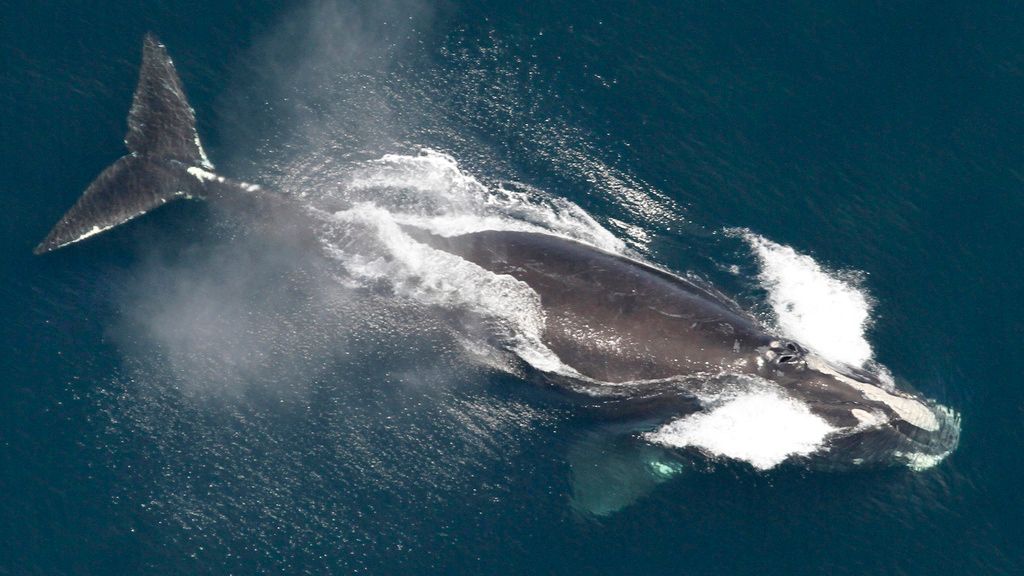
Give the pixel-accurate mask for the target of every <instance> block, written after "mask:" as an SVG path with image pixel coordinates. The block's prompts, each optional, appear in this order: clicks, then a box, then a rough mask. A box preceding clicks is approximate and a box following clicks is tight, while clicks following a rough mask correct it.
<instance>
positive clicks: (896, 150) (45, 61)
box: [0, 1, 1024, 574]
mask: <svg viewBox="0 0 1024 576" xmlns="http://www.w3.org/2000/svg"><path fill="white" fill-rule="evenodd" d="M889 4H890V3H881V4H873V3H872V4H870V5H869V4H868V3H863V2H849V3H842V2H787V3H782V4H765V3H753V2H678V3H629V4H625V3H621V2H585V3H572V4H570V3H564V4H562V3H551V4H536V5H530V6H520V5H518V4H516V3H500V2H483V3H480V2H471V3H466V5H460V4H459V3H455V2H447V3H443V4H441V5H439V6H432V5H429V4H426V3H422V4H421V3H409V2H401V1H399V2H388V3H384V5H383V6H361V5H359V4H358V3H355V4H347V3H344V2H338V3H332V2H314V3H297V4H295V5H288V6H285V5H282V4H279V3H266V5H265V6H260V7H253V6H251V5H250V3H244V2H143V3H141V4H139V3H133V4H129V3H125V4H123V5H120V4H112V3H110V2H83V1H79V2H68V3H64V2H13V3H12V2H5V3H3V5H2V6H0V8H2V10H0V11H2V13H3V14H4V16H3V18H2V19H0V62H2V65H0V70H2V71H3V75H2V80H0V110H2V112H0V119H2V124H0V146H2V149H0V152H2V158H3V168H2V174H3V177H2V180H0V181H2V194H0V214H3V221H4V226H3V227H2V229H0V234H2V242H3V247H4V249H3V251H2V267H3V278H4V282H3V283H2V292H0V311H2V318H3V319H4V322H3V323H2V327H0V335H2V338H3V342H4V345H3V349H4V352H3V355H2V362H3V363H2V366H0V367H2V371H0V373H2V374H3V379H2V381H0V382H2V384H0V406H2V408H0V409H2V417H0V494H2V497H0V531H2V533H0V573H3V574H120V573H126V574H127V573H151V574H181V573H188V574H194V573H203V574H205V573H211V574H228V573H241V574H249V573H317V574H320V573H338V574H344V573H351V572H368V573H378V574H380V573H383V574H387V573H397V572H399V571H405V572H410V573H474V574H475V573H489V574H521V573H544V574H578V573H601V574H648V573H683V574H712V573H713V574H820V573H834V574H864V573H868V574H879V573H885V574H940V573H941V574H1019V573H1021V572H1022V571H1024V540H1022V538H1021V536H1020V533H1021V529H1022V528H1024V525H1022V518H1024V498H1022V496H1021V491H1020V487H1021V486H1022V485H1024V464H1021V460H1020V457H1019V456H1020V450H1021V447H1022V446H1024V425H1022V422H1024V384H1022V381H1021V376H1020V371H1019V369H1018V367H1017V360H1018V358H1019V351H1020V342H1021V339H1022V336H1024V309H1022V308H1024V307H1022V304H1021V295H1022V294H1024V272H1022V267H1021V264H1020V260H1021V256H1022V255H1024V253H1022V249H1021V246H1022V244H1024V229H1022V227H1021V226H1020V222H1021V221H1022V218H1024V177H1022V174H1024V138H1022V135H1024V112H1022V110H1024V109H1022V108H1021V101H1022V97H1024V18H1022V13H1021V11H1020V10H1019V8H1018V7H1016V6H1015V5H1013V4H1012V3H998V2H984V3H935V2H927V3H925V2H907V3H899V5H892V6H890V5H889ZM146 31H153V32H156V33H157V34H158V35H160V37H161V39H162V40H163V41H164V42H165V43H166V44H167V46H168V48H169V50H170V52H171V54H172V56H173V57H174V60H175V63H176V65H177V66H178V69H179V71H180V73H181V76H182V78H183V80H184V83H185V85H186V87H187V90H188V93H189V97H190V99H191V102H192V105H193V107H194V108H195V109H196V112H197V116H198V118H199V131H200V133H201V134H202V136H203V138H204V141H205V143H206V145H207V148H208V151H209V152H210V154H211V156H212V158H213V160H214V161H215V162H216V163H217V164H218V168H220V169H221V170H222V171H223V172H224V173H226V174H230V175H232V176H236V177H239V178H244V179H246V180H253V181H259V182H264V183H267V184H269V185H273V186H275V187H277V188H280V189H282V190H284V191H286V192H288V193H295V194H301V193H304V192H307V191H308V190H307V189H313V188H315V189H317V190H331V189H340V188H344V186H345V182H346V181H345V180H344V179H343V178H341V177H338V178H337V179H335V178H334V174H335V173H339V174H342V173H347V172H346V170H349V169H350V167H351V166H356V165H361V164H359V163H360V162H366V161H372V160H373V159H375V158H379V157H381V156H382V155H383V154H401V155H404V156H416V155H417V154H418V153H419V152H418V151H419V150H421V149H423V148H430V149H433V150H439V151H442V152H444V153H445V154H447V155H448V156H449V157H450V158H451V159H453V160H454V162H457V164H458V168H459V170H460V171H461V172H460V173H461V174H466V175H471V176H472V177H474V178H476V179H478V180H479V181H481V182H484V183H485V184H487V185H488V186H490V187H492V188H493V187H497V186H498V185H499V184H500V183H501V182H515V183H516V184H515V185H514V186H517V187H519V188H520V189H530V190H541V191H544V192H545V193H546V194H549V195H551V196H552V197H558V198H565V199H567V200H570V201H571V202H574V203H575V204H577V205H579V206H581V207H582V208H583V209H585V210H586V211H587V212H589V214H591V215H592V216H593V217H594V218H595V219H596V221H597V222H598V223H600V224H601V225H602V226H603V227H604V228H606V229H608V230H611V231H613V232H615V233H616V234H617V235H619V236H620V237H622V238H623V239H625V240H626V241H627V244H628V246H629V247H630V249H632V250H634V252H635V253H638V254H640V255H642V256H643V257H645V258H648V259H650V260H652V261H654V262H657V263H659V264H661V265H663V266H665V267H667V268H670V269H673V270H677V271H680V272H682V271H687V270H691V271H694V272H696V273H698V274H700V275H702V276H704V277H706V278H709V279H711V280H714V281H715V282H717V283H720V284H721V285H722V287H723V289H725V290H726V291H727V292H729V293H730V294H731V295H733V296H735V297H736V298H737V299H738V300H739V301H740V302H742V303H743V304H745V305H747V306H750V307H752V308H754V309H760V310H764V309H765V304H764V291H763V289H762V288H760V287H759V286H758V284H757V282H756V280H755V278H754V276H755V275H756V266H755V262H754V261H753V259H752V257H751V255H750V254H749V253H748V251H747V250H746V249H745V247H744V245H743V244H742V243H741V242H740V241H739V240H737V239H735V238H730V237H728V236H725V235H723V234H721V230H722V229H723V228H726V227H743V228H748V229H750V230H753V231H755V232H756V233H758V234H761V235H763V236H765V237H767V238H770V239H772V240H774V241H775V242H779V243H782V244H786V245H790V246H793V247H795V248H796V249H798V250H799V251H801V252H803V253H807V254H811V255H813V256H814V258H815V259H816V260H817V261H818V262H820V263H822V264H824V265H825V266H827V267H828V268H829V269H830V270H859V271H862V272H863V273H864V274H863V275H862V280H861V288H862V289H863V290H865V291H866V292H867V293H870V294H871V296H872V298H873V302H874V305H873V311H872V318H873V323H872V325H871V328H870V330H869V332H868V339H869V340H870V342H871V344H872V347H873V349H874V350H875V357H876V359H877V360H878V361H879V362H881V363H882V364H884V365H886V366H888V367H889V368H890V369H891V370H892V371H893V372H894V373H895V374H897V375H899V376H900V377H902V378H904V379H906V380H907V381H909V382H911V383H913V385H914V387H915V388H916V389H918V390H919V391H921V392H922V393H923V394H925V395H926V396H928V397H931V398H935V399H937V400H938V401H940V402H942V403H943V404H945V405H948V406H951V407H953V408H954V409H955V410H957V411H958V412H959V413H960V414H961V415H962V434H961V439H960V445H959V448H958V449H957V450H956V452H954V453H953V454H952V455H951V456H950V457H948V458H947V459H946V460H945V461H943V462H942V463H940V464H939V465H938V466H936V467H934V468H931V469H928V470H925V471H921V472H914V471H911V470H908V469H907V468H906V467H903V466H894V467H892V468H882V469H870V470H856V471H851V472H818V471H811V470H807V469H805V468H804V467H802V466H799V465H784V466H780V467H777V468H774V469H771V470H768V471H758V470H755V469H753V468H751V467H750V466H749V465H746V464H744V463H742V462H735V461H728V460H721V461H712V460H705V461H703V463H702V464H699V465H698V466H696V467H695V468H693V469H691V470H689V471H688V472H687V473H685V474H681V475H678V476H676V477H674V478H672V479H671V480H670V481H667V482H664V483H660V484H658V485H657V486H656V487H654V488H653V491H652V492H651V493H650V494H648V495H646V496H644V497H642V498H640V499H638V500H637V501H636V502H635V503H633V504H632V505H630V506H628V507H626V508H624V509H622V510H621V511H619V512H617V513H614V514H611V515H607V516H601V517H592V516H589V515H587V514H581V513H580V512H579V511H578V510H575V509H573V507H572V506H571V505H570V501H571V498H572V494H573V489H574V486H573V471H572V469H571V464H570V462H569V460H571V457H570V456H567V455H569V454H572V453H573V447H574V446H579V445H580V443H581V442H582V445H584V446H585V445H586V442H587V441H588V439H589V438H592V434H593V430H594V426H595V424H594V422H593V420H594V419H595V417H594V416H593V414H592V413H590V412H587V411H583V410H580V409H579V408H578V407H577V406H575V405H574V404H573V402H571V401H569V400H568V399H567V398H566V397H564V396H562V395H558V394H552V393H550V391H549V390H546V389H544V388H543V387H539V386H537V385H536V384H535V383H530V382H527V381H525V380H523V379H521V378H519V377H516V376H514V375H509V374H505V373H503V372H502V371H500V370H495V369H493V368H489V367H487V366H486V365H481V364H480V363H473V362H469V361H467V360H466V355H465V353H464V351H463V350H462V348H461V347H460V346H459V345H458V343H457V342H456V340H457V339H455V338H453V336H452V333H451V330H450V329H449V324H447V323H446V322H444V321H442V320H440V319H439V315H438V314H437V313H436V312H432V311H431V310H429V308H430V306H425V305H422V304H417V303H416V302H405V303H404V304H401V305H397V304H395V301H396V299H397V300H401V297H400V295H395V294H391V293H390V292H389V291H388V290H387V289H381V290H377V289H375V287H374V286H370V287H369V288H367V286H362V287H360V288H359V289H357V290H355V292H354V294H356V295H355V296H353V292H352V291H351V287H346V286H344V285H343V283H342V282H340V281H339V280H338V278H337V268H336V263H334V262H332V261H331V259H330V258H326V257H322V256H310V255H309V254H308V252H309V250H308V246H306V245H305V244H304V243H303V242H302V241H296V240H295V237H296V235H294V234H290V233H284V232H282V231H281V230H280V227H277V226H275V224H274V222H270V223H269V225H268V223H267V222H262V223H256V224H255V225H253V223H252V222H249V221H248V220H247V219H246V217H245V216H238V215H226V214H222V213H221V212H220V211H218V210H217V209H216V208H209V207H206V206H204V205H197V204H185V205H181V206H173V207H168V208H167V209H164V210H161V211H159V212H157V213H156V214H153V215H152V216H148V217H147V218H146V219H144V220H141V221H139V222H135V223H132V224H130V225H128V226H125V227H123V228H119V229H118V230H116V231H114V232H111V233H109V234H107V235H104V236H102V237H98V238H96V239H93V240H90V241H89V242H86V243H83V244H81V245H76V246H74V247H72V248H69V249H66V250H63V251H61V252H57V253H55V254H52V255H48V256H46V257H33V256H32V255H31V249H32V247H33V246H34V245H35V244H36V243H37V242H38V241H39V240H40V239H41V238H42V237H43V236H44V235H45V233H46V232H47V230H48V229H49V228H50V226H51V225H52V224H53V223H54V222H55V221H56V220H57V219H58V218H59V216H60V215H61V214H62V213H63V211H64V210H65V209H66V208H67V207H68V206H70V205H71V204H72V203H73V202H74V200H75V198H77V196H78V195H79V193H80V192H81V190H82V189H83V188H84V186H85V185H87V184H88V182H89V181H90V180H91V179H92V178H93V177H94V176H95V175H96V174H97V173H98V172H99V170H100V169H102V167H104V166H106V165H107V164H109V163H110V162H111V161H112V160H114V159H116V158H117V157H118V156H120V155H121V154H123V153H124V150H123V144H122V138H123V133H124V129H125V114H126V112H127V108H128V105H129V102H130V97H131V92H132V90H133V87H134V83H135V81H136V78H137V66H138V60H139V46H140V42H141V38H142V35H143V34H144V33H145V32H146ZM417 174H418V173H417ZM414 176H415V177H418V176H416V174H414ZM414 179H415V178H414ZM508 186H512V185H511V184H508ZM327 196H328V199H329V198H330V194H327ZM324 233H325V232H324V231H323V230H315V231H314V234H321V235H322V234H324ZM729 265H736V266H737V267H738V269H739V270H740V271H741V272H740V273H739V274H738V275H737V274H731V273H728V272H726V269H727V268H728V266H729ZM325 287H326V288H325Z"/></svg>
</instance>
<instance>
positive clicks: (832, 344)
mask: <svg viewBox="0 0 1024 576" xmlns="http://www.w3.org/2000/svg"><path fill="white" fill-rule="evenodd" d="M738 232H739V234H740V236H741V237H742V238H743V239H744V240H745V241H746V242H747V243H748V244H749V245H750V247H751V249H752V250H753V251H754V255H755V256H756V257H757V259H758V262H759V264H760V266H761V272H760V274H759V276H758V278H759V279H760V281H761V283H762V285H763V286H764V288H765V289H766V290H767V291H768V300H769V303H770V304H771V307H772V310H773V311H774V313H775V321H776V323H777V325H778V326H777V327H778V329H779V330H780V331H781V332H783V333H784V334H785V335H786V336H789V337H790V338H793V339H794V340H797V341H799V342H800V343H802V344H803V345H805V346H807V347H808V348H810V349H812V350H813V351H815V352H817V353H818V354H820V355H821V356H822V357H824V358H826V359H828V360H831V361H834V362H841V363H843V364H847V365H850V366H864V364H865V363H867V362H868V361H869V360H871V358H872V356H873V352H872V350H871V345H870V344H869V343H868V341H867V338H866V333H867V330H868V328H869V327H870V325H871V299H870V298H869V297H868V295H867V294H866V293H865V292H864V290H863V289H862V288H861V287H860V286H858V285H857V282H856V281H855V279H854V278H853V277H852V275H845V276H844V275H841V274H837V273H835V272H830V271H828V270H826V269H825V268H823V267H822V266H821V265H820V264H818V262H816V261H815V260H814V259H813V258H811V257H810V256H807V255H805V254H800V253H798V252H797V251H796V250H794V249H793V248H791V247H789V246H784V245H782V244H778V243H775V242H772V241H771V240H768V239H767V238H764V237H763V236H759V235H757V234H754V233H753V232H750V231H749V230H739V231H738Z"/></svg>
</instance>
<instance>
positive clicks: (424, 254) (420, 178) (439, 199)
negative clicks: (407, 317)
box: [323, 150, 624, 378]
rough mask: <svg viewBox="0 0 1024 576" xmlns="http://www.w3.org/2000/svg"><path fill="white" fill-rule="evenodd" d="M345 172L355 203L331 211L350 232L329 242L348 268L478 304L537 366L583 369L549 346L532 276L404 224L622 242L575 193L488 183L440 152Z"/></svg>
mask: <svg viewBox="0 0 1024 576" xmlns="http://www.w3.org/2000/svg"><path fill="white" fill-rule="evenodd" d="M346 180H347V182H346V186H345V187H344V188H343V193H344V194H345V195H346V198H345V199H346V200H348V201H349V202H350V203H351V207H349V208H347V209H344V210H340V211H337V212H334V213H332V214H329V215H327V216H326V220H327V222H329V223H332V224H334V225H339V229H343V230H346V231H349V232H346V233H345V234H343V235H342V242H341V243H339V240H338V239H337V238H334V237H333V236H332V235H330V234H328V235H325V236H324V238H323V241H324V242H325V245H326V246H325V247H326V248H327V252H328V253H329V254H331V255H333V256H334V257H335V258H337V259H338V260H339V261H340V262H341V263H342V264H343V266H344V267H345V268H346V270H347V271H348V272H349V273H350V274H351V275H352V276H354V277H355V278H357V279H360V280H361V281H363V282H367V283H369V282H374V281H385V282H387V283H388V284H389V285H391V286H392V287H393V289H394V290H395V291H396V292H397V293H398V294H399V295H401V296H403V297H406V298H410V299H413V300H415V301H417V302H420V303H423V304H428V305H433V306H439V307H443V308H453V309H455V308H457V309H459V310H466V311H470V312H475V313H477V314H478V315H479V316H481V317H485V318H487V322H488V326H487V328H488V329H489V330H491V331H492V332H494V331H496V332H498V333H500V335H501V338H502V340H503V342H504V344H505V345H506V346H507V347H508V349H509V350H511V351H512V352H514V353H515V354H516V355H518V356H519V357H520V358H521V359H522V360H524V361H526V362H528V363H529V364H530V365H532V366H533V367H535V368H537V369H538V370H542V371H545V372H553V373H559V374H563V375H567V376H572V377H580V378H582V376H581V375H579V374H578V373H577V372H576V371H575V370H574V369H572V368H571V367H569V366H567V365H565V364H564V363H563V362H562V361H561V360H560V359H559V358H558V357H557V355H555V354H554V352H552V351H551V350H550V349H548V348H547V347H546V346H545V345H544V343H543V334H544V325H545V316H544V311H543V308H542V307H541V305H540V299H539V297H538V296H537V294H536V292H534V291H533V290H532V289H531V288H530V287H529V286H528V285H526V284H524V283H522V282H520V281H518V280H516V279H515V278H513V277H511V276H507V275H498V274H494V273H492V272H489V271H487V270H485V269H483V268H481V267H479V266H477V265H476V264H473V263H471V262H469V261H467V260H464V259H462V258H460V257H458V256H455V255H452V254H449V253H447V252H444V251H441V250H436V249H434V248H431V247H429V246H427V245H425V244H421V243H419V242H417V241H416V240H414V239H413V238H412V237H411V236H409V235H408V234H406V233H405V231H404V230H403V228H402V225H412V226H415V227H418V228H421V229H425V230H428V231H430V232H432V233H434V234H438V235H442V236H453V235H458V234H465V233H469V232H478V231H482V230H521V231H536V232H544V233H548V234H556V235H559V236H563V237H566V238H570V239H573V240H577V241H580V242H586V243H589V244H592V245H596V246H598V247H600V248H603V249H605V250H609V251H620V250H623V249H624V245H623V243H622V242H621V241H620V240H618V239H617V238H616V237H615V236H614V235H613V234H611V233H610V232H609V231H607V230H605V229H604V228H602V227H601V226H600V225H599V224H598V223H597V222H596V221H595V220H594V219H593V218H591V217H590V216H589V215H588V214H587V213H586V212H584V211H583V210H582V209H581V208H580V207H579V206H576V205H575V204H572V203H571V202H568V201H566V200H564V199H557V198H553V197H550V196H548V195H546V194H544V193H542V192H540V191H537V190H533V189H528V188H527V189H525V191H524V190H518V189H517V190H510V189H508V188H506V187H503V186H497V187H491V188H489V187H487V186H485V185H484V184H483V183H481V182H480V181H479V180H477V179H476V178H474V177H473V176H471V175H469V174H467V173H465V172H463V171H462V170H461V169H460V168H459V166H458V164H457V163H456V162H455V160H454V159H453V158H451V157H450V156H448V155H445V154H442V153H439V152H435V151H430V150H426V151H424V152H422V153H421V154H419V155H415V156H407V155H398V154H388V155H385V156H383V157H381V158H379V159H377V160H373V161H370V162H366V163H363V164H360V165H358V166H357V167H356V168H355V169H354V170H353V171H352V172H350V173H349V174H348V175H347V178H346ZM524 188H525V187H524ZM352 230H356V232H355V233H352V232H351V231H352ZM353 235H355V236H358V237H359V238H360V241H362V242H364V243H365V242H366V241H367V240H369V241H371V243H372V245H370V246H365V245H364V246H363V247H362V248H363V249H360V250H352V249H351V246H350V244H348V242H351V236H353Z"/></svg>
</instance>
